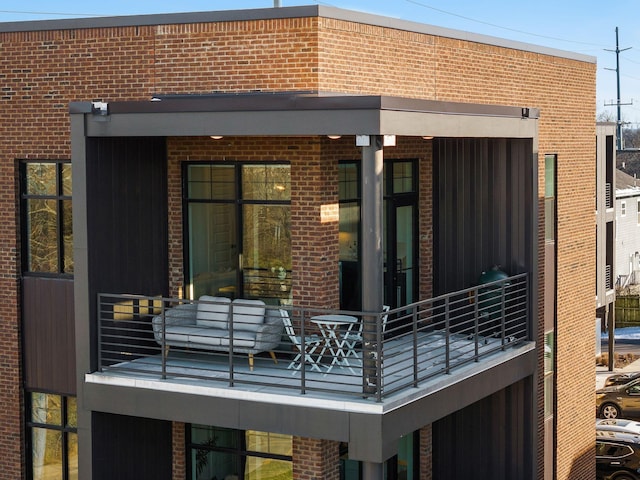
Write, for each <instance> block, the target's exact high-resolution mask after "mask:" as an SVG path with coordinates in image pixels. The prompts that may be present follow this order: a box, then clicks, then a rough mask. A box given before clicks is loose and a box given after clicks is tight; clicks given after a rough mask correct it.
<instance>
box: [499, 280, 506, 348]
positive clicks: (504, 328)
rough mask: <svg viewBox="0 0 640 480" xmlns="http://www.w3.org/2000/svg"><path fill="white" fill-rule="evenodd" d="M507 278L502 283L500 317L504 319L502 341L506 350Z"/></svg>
mask: <svg viewBox="0 0 640 480" xmlns="http://www.w3.org/2000/svg"><path fill="white" fill-rule="evenodd" d="M506 283H507V280H503V281H502V282H501V284H500V286H501V289H500V318H501V319H502V320H501V321H500V342H501V344H502V350H503V351H504V350H506V348H507V347H506V346H505V343H506V342H505V339H506V328H507V325H506V317H505V313H506V308H505V301H506V298H507V296H506V295H505V286H506Z"/></svg>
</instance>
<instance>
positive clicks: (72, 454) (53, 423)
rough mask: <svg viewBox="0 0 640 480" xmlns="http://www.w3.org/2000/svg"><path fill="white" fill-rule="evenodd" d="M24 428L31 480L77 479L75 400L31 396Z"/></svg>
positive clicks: (35, 393) (54, 396) (48, 396)
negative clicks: (26, 432) (28, 449)
mask: <svg viewBox="0 0 640 480" xmlns="http://www.w3.org/2000/svg"><path fill="white" fill-rule="evenodd" d="M29 407H30V408H29V410H30V412H29V417H28V422H27V428H28V431H29V437H28V438H29V441H30V444H31V448H30V452H29V453H30V456H31V473H32V478H33V479H34V480H76V479H77V478H78V437H77V433H76V425H77V407H76V399H75V398H73V397H64V396H61V395H54V394H48V393H41V392H32V393H30V403H29Z"/></svg>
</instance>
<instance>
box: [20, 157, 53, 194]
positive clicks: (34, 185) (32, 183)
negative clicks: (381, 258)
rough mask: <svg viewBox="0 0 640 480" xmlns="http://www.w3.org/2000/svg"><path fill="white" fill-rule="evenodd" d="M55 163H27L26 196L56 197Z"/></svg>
mask: <svg viewBox="0 0 640 480" xmlns="http://www.w3.org/2000/svg"><path fill="white" fill-rule="evenodd" d="M57 166H58V164H57V163H31V162H30V163H27V194H29V195H57V193H58V191H57V172H56V169H57Z"/></svg>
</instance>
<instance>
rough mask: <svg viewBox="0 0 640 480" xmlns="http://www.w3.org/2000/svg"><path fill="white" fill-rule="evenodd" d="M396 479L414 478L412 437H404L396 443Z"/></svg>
mask: <svg viewBox="0 0 640 480" xmlns="http://www.w3.org/2000/svg"><path fill="white" fill-rule="evenodd" d="M398 478H406V479H409V478H414V475H413V435H405V436H404V437H402V438H401V439H400V441H399V442H398Z"/></svg>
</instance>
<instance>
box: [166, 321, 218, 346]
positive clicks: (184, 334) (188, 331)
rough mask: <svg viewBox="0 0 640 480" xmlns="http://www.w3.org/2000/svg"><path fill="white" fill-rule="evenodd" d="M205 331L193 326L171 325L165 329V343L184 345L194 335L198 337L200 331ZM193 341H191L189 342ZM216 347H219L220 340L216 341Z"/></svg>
mask: <svg viewBox="0 0 640 480" xmlns="http://www.w3.org/2000/svg"><path fill="white" fill-rule="evenodd" d="M203 330H205V329H204V328H198V327H196V326H194V325H191V326H183V325H172V326H169V327H167V334H166V335H165V341H166V342H167V343H169V344H174V345H175V344H179V345H182V344H184V345H186V344H187V343H189V341H190V340H189V339H190V337H193V336H194V335H198V334H199V333H200V332H201V331H203ZM191 341H193V340H191ZM217 342H218V343H217V345H220V339H218V340H217Z"/></svg>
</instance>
